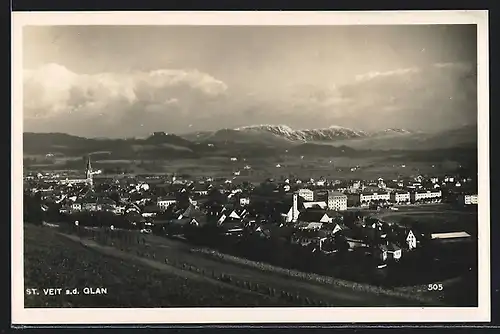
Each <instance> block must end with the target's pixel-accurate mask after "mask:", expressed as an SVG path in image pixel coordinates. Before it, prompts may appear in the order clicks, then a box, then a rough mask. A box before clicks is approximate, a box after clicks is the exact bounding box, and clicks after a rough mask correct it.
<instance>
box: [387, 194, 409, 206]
mask: <svg viewBox="0 0 500 334" xmlns="http://www.w3.org/2000/svg"><path fill="white" fill-rule="evenodd" d="M391 202H393V203H396V204H402V203H409V202H410V193H409V192H404V191H395V192H393V193H391Z"/></svg>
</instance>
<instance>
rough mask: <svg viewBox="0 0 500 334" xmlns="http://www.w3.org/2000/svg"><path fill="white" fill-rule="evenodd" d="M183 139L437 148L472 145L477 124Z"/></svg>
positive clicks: (280, 130) (274, 130) (257, 129)
mask: <svg viewBox="0 0 500 334" xmlns="http://www.w3.org/2000/svg"><path fill="white" fill-rule="evenodd" d="M181 137H183V138H184V139H187V140H190V141H193V142H198V143H203V142H213V143H220V142H240V143H245V142H246V143H256V142H262V143H266V144H271V143H273V144H283V145H287V144H288V145H294V144H295V145H296V144H301V143H314V144H322V145H324V144H332V145H337V146H338V145H343V146H349V147H352V148H357V149H379V150H391V149H404V150H406V149H410V150H412V149H418V150H421V149H435V148H448V147H455V146H463V145H466V146H470V145H472V144H475V142H476V141H477V128H476V126H472V125H471V126H464V127H461V128H457V129H451V130H446V131H442V132H438V133H425V132H421V131H411V130H407V129H395V128H388V129H385V130H379V131H372V132H369V131H363V130H358V129H351V128H346V127H341V126H330V127H328V128H321V129H303V130H296V129H292V128H291V127H289V126H286V125H253V126H244V127H240V128H235V129H221V130H217V131H204V132H194V133H188V134H184V135H181Z"/></svg>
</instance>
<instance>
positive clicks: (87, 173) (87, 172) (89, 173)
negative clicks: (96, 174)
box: [85, 155, 94, 189]
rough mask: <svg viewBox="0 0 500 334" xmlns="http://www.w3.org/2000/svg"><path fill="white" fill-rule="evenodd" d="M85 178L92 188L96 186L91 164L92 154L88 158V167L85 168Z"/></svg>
mask: <svg viewBox="0 0 500 334" xmlns="http://www.w3.org/2000/svg"><path fill="white" fill-rule="evenodd" d="M85 178H86V179H87V184H88V185H89V187H90V189H93V188H94V180H93V179H92V165H91V164H90V155H89V157H88V158H87V167H86V169H85Z"/></svg>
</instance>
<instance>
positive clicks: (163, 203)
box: [156, 197, 177, 210]
mask: <svg viewBox="0 0 500 334" xmlns="http://www.w3.org/2000/svg"><path fill="white" fill-rule="evenodd" d="M176 202H177V201H176V199H175V198H169V197H159V198H158V200H157V201H156V204H157V205H158V207H159V208H160V209H161V210H167V208H168V207H169V206H170V205H172V204H175V203H176Z"/></svg>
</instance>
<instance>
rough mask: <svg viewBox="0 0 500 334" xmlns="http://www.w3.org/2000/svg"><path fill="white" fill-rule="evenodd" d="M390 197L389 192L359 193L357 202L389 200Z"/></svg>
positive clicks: (367, 202) (366, 202)
mask: <svg viewBox="0 0 500 334" xmlns="http://www.w3.org/2000/svg"><path fill="white" fill-rule="evenodd" d="M390 199H391V194H390V193H380V194H379V193H361V194H359V202H360V203H361V204H363V203H364V204H369V203H370V202H373V201H389V200H390Z"/></svg>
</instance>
